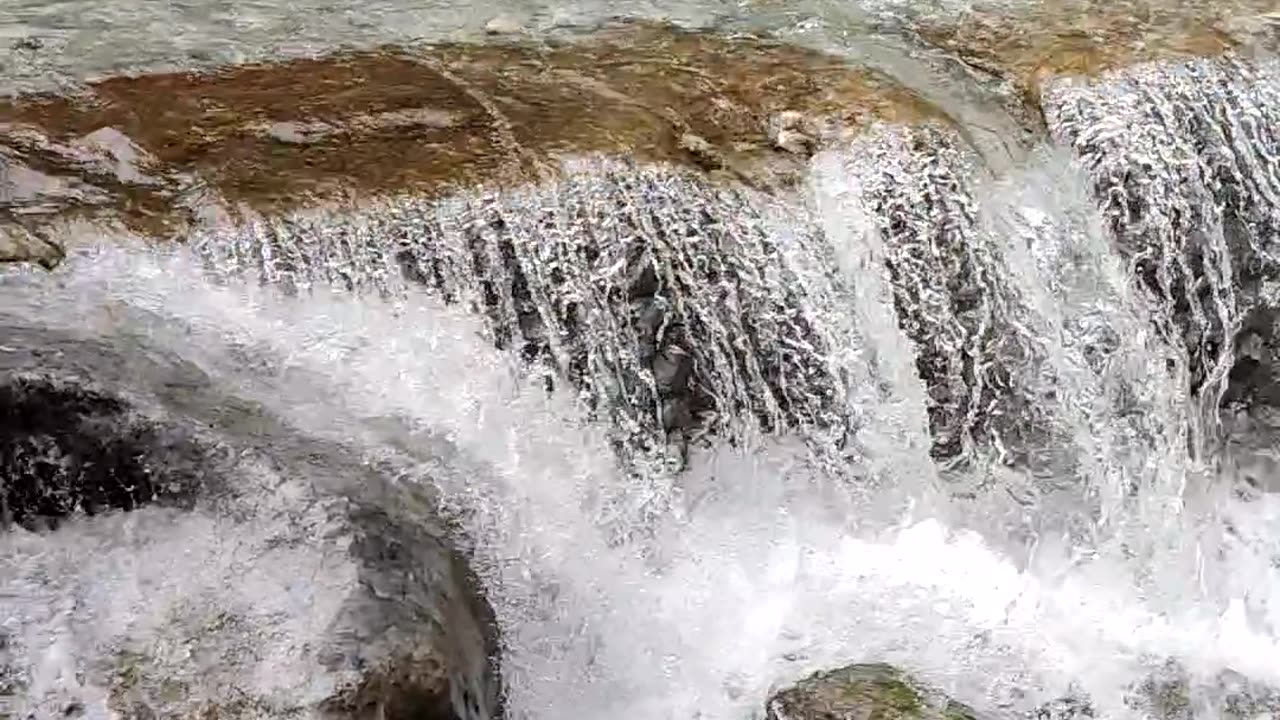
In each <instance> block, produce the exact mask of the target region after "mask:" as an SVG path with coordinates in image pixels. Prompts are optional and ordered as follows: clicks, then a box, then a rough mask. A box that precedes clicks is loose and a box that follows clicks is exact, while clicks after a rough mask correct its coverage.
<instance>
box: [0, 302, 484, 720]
mask: <svg viewBox="0 0 1280 720" xmlns="http://www.w3.org/2000/svg"><path fill="white" fill-rule="evenodd" d="M0 327H3V329H4V337H5V351H4V352H0V472H3V473H4V475H5V477H6V479H7V480H8V482H7V483H6V485H5V489H4V492H3V493H0V499H2V500H3V507H4V511H5V515H4V520H3V523H4V527H3V528H0V717H14V718H23V719H24V720H26V719H28V718H29V719H32V720H37V719H43V718H55V717H57V718H63V717H76V716H83V717H102V718H105V717H111V716H115V717H130V718H161V717H163V718H212V717H217V718H220V719H223V720H227V719H239V718H244V719H248V718H288V717H297V718H326V719H329V718H333V719H336V718H375V717H376V718H387V719H392V718H425V719H434V718H439V719H441V720H455V719H456V720H482V719H488V718H493V717H497V716H498V715H500V712H501V709H500V707H499V705H500V692H499V684H498V679H497V673H496V669H495V665H494V663H495V658H496V655H497V638H496V630H495V629H494V623H493V619H492V612H491V610H490V609H489V607H488V606H487V604H486V603H485V601H484V600H483V598H482V597H481V596H480V594H479V592H478V590H477V582H476V580H475V578H474V577H473V576H472V574H471V572H470V571H469V569H468V567H467V564H466V558H465V557H464V554H463V553H461V552H460V551H459V550H458V548H457V547H456V546H455V545H454V543H453V541H452V537H451V533H450V531H449V529H448V528H447V527H446V525H445V524H444V523H443V522H442V521H441V520H440V519H439V518H438V517H437V515H436V513H435V507H436V505H435V498H434V497H433V494H432V491H431V490H430V489H429V488H427V487H425V486H419V485H417V484H413V483H395V482H392V481H391V480H390V479H389V475H388V474H387V473H386V472H383V471H381V470H380V469H379V468H378V467H376V466H373V465H370V464H368V463H365V462H363V461H362V460H361V457H360V454H359V453H358V452H355V451H353V450H352V449H351V448H347V447H343V446H342V445H341V444H339V443H335V442H330V441H322V440H319V439H317V438H315V437H311V436H307V435H304V434H302V433H300V432H298V431H296V430H294V429H292V428H290V427H287V426H284V425H282V424H281V423H279V422H278V421H277V420H276V419H275V418H273V417H272V416H271V415H270V414H268V413H266V412H264V411H263V410H262V409H261V408H258V407H255V406H253V405H251V404H249V403H245V402H242V401H239V400H237V399H236V398H235V397H233V396H229V395H226V394H224V393H223V392H222V391H221V390H220V389H219V388H216V387H215V386H214V383H213V382H212V381H211V380H210V379H209V378H208V377H205V376H203V375H202V374H201V373H200V372H199V371H198V370H197V369H195V368H193V367H190V366H188V365H184V364H182V363H180V362H178V361H176V360H173V359H172V358H168V357H166V356H164V355H163V354H162V353H159V352H155V351H140V350H139V349H137V348H133V347H131V343H132V342H133V339H128V338H113V339H112V340H110V341H97V340H87V339H80V338H73V337H67V336H62V335H59V334H57V333H54V332H51V331H48V330H41V329H34V328H30V327H26V326H23V325H21V324H18V323H6V322H4V318H3V317H0Z"/></svg>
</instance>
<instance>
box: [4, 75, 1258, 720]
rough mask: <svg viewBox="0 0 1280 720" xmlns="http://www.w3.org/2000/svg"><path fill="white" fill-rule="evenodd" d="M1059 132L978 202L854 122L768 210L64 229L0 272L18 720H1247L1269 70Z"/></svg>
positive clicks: (1073, 89) (908, 137)
mask: <svg viewBox="0 0 1280 720" xmlns="http://www.w3.org/2000/svg"><path fill="white" fill-rule="evenodd" d="M1039 95H1040V102H1041V105H1042V110H1043V113H1044V120H1045V122H1046V124H1047V126H1048V130H1049V133H1048V137H1047V138H1046V139H1045V140H1044V141H1043V142H1042V143H1041V144H1040V145H1039V146H1037V147H1036V148H1034V149H1033V150H1031V151H1030V152H1029V153H1027V154H1026V155H1025V157H1021V158H1018V161H1017V163H1015V164H1014V165H1013V166H1011V167H1008V168H1002V169H1001V170H1000V171H998V172H997V171H995V170H993V168H992V167H990V166H989V165H988V164H986V163H984V160H983V158H982V157H981V156H980V154H979V153H977V152H975V151H974V150H972V149H971V148H970V145H969V143H968V142H967V141H966V139H965V138H964V137H963V135H962V134H961V133H958V132H956V129H955V128H954V127H950V126H948V125H946V124H944V123H922V124H917V125H915V126H911V127H904V126H895V125H888V124H874V125H873V126H871V128H870V129H869V130H868V131H867V132H865V133H863V134H861V135H859V136H857V137H855V138H853V139H849V138H840V139H839V140H837V141H833V142H831V143H830V144H828V145H826V146H825V147H824V148H823V149H822V150H821V151H820V152H818V153H817V154H816V155H815V156H814V157H813V158H812V159H811V160H810V162H809V163H808V166H807V169H806V170H805V174H804V182H803V183H801V184H800V185H799V186H797V187H796V188H793V189H791V190H786V191H778V192H770V191H765V190H761V189H759V188H756V189H749V188H747V187H744V186H742V185H741V184H738V183H736V182H727V181H726V180H725V179H724V178H716V179H709V178H708V177H707V176H706V175H705V174H703V173H700V172H696V171H694V170H691V169H687V168H678V167H673V166H671V165H667V164H649V163H638V162H630V161H621V160H617V159H609V158H597V157H591V158H587V159H578V160H575V161H573V162H570V163H569V164H568V165H567V166H566V167H565V168H564V169H563V172H558V173H555V174H552V175H549V176H548V177H547V178H545V179H543V180H541V181H540V182H533V183H530V184H528V185H526V186H523V187H516V188H511V187H503V188H498V187H494V188H491V189H473V190H470V191H462V192H458V193H456V194H454V195H452V196H449V197H443V198H430V199H428V198H424V197H419V196H415V195H413V194H408V195H404V196H400V197H384V198H382V199H378V200H372V201H367V202H364V203H362V204H360V205H358V206H356V207H349V206H325V207H318V208H311V209H304V210H293V211H289V212H287V213H279V214H271V213H266V214H260V215H259V214H253V213H249V212H245V213H242V214H240V215H238V216H235V217H234V218H231V217H215V216H214V215H210V216H209V217H210V218H212V219H210V220H208V221H207V222H205V223H204V224H203V225H201V226H199V227H198V228H196V229H195V230H194V231H193V232H192V234H191V237H190V238H189V243H188V244H187V245H186V246H185V247H180V248H165V249H156V248H145V247H141V246H140V244H139V243H136V242H134V240H135V238H132V237H128V236H127V235H126V234H125V233H122V232H121V231H119V230H117V229H104V228H102V227H99V226H89V225H80V226H76V227H73V229H71V230H69V231H68V232H72V233H77V234H79V237H77V238H75V239H76V240H78V242H77V243H72V245H75V246H78V247H79V248H80V249H78V250H74V251H72V252H71V253H70V255H69V256H68V258H67V260H66V262H65V263H64V265H63V266H61V267H59V268H58V269H56V270H55V271H53V272H51V273H46V272H44V271H40V270H34V269H29V268H14V269H6V270H5V271H4V274H3V275H0V327H3V328H5V331H6V333H7V335H6V336H5V337H0V370H3V373H4V374H3V382H4V383H5V384H4V385H3V387H0V443H3V445H0V472H3V473H4V479H5V481H6V484H5V487H4V492H3V493H0V523H2V524H3V525H4V526H5V528H6V530H3V531H0V532H3V533H4V534H3V535H0V573H3V575H0V580H2V581H3V585H0V717H5V716H7V715H8V716H13V717H18V718H27V717H35V718H45V717H58V716H72V715H81V716H85V717H93V718H98V717H102V718H106V717H112V716H113V713H114V714H115V715H114V716H126V717H133V716H142V715H145V714H146V713H147V712H153V713H154V712H156V711H155V708H157V707H158V708H161V709H162V711H161V712H160V714H161V715H164V713H165V712H170V713H187V714H190V715H193V716H194V715H195V714H199V713H210V712H214V713H217V716H218V717H224V716H226V717H236V718H251V717H252V718H258V717H289V716H304V717H306V716H311V715H309V714H308V713H312V712H313V711H315V710H316V708H319V709H320V710H321V711H323V713H329V714H330V715H333V714H335V713H336V714H338V715H341V716H343V717H347V716H350V714H354V713H358V712H360V711H361V710H362V708H365V709H367V708H368V707H374V706H377V707H379V708H381V712H383V713H384V714H386V716H387V717H418V716H428V717H459V718H466V720H473V719H474V720H479V718H489V717H495V716H497V715H498V714H504V715H505V716H506V717H509V718H513V719H516V720H560V719H562V718H563V719H565V720H568V719H571V718H588V719H593V718H613V717H628V718H643V719H647V718H654V719H663V720H666V719H670V720H687V719H689V718H704V719H706V720H746V719H747V718H753V717H760V716H761V715H762V713H763V712H764V709H765V700H766V698H767V697H768V696H769V695H770V693H772V692H774V691H775V690H777V689H779V688H781V687H783V686H785V685H787V684H789V683H793V682H795V681H796V680H798V679H800V678H802V677H805V676H808V675H810V674H811V673H813V672H815V671H819V670H828V669H831V668H836V667H839V666H842V665H848V664H850V663H854V662H883V663H890V664H892V665H893V666H894V667H897V668H900V669H902V670H905V671H907V672H909V673H911V674H912V676H913V677H918V678H921V679H923V680H924V681H927V682H928V683H929V685H930V686H931V687H934V688H938V689H939V690H941V691H942V692H945V693H946V694H947V695H948V696H950V697H952V698H954V699H955V700H957V701H959V702H961V703H964V704H965V705H967V706H969V707H972V708H974V709H975V710H976V711H977V712H978V713H979V714H980V716H982V717H993V718H1006V717H1007V718H1027V717H1057V718H1074V717H1103V718H1117V719H1127V718H1134V719H1135V720H1137V719H1138V718H1156V719H1157V720H1165V718H1173V717H1177V718H1196V719H1204V720H1210V719H1216V718H1219V717H1230V718H1236V717H1240V718H1243V717H1252V716H1254V715H1256V716H1262V717H1266V716H1267V715H1266V713H1268V712H1273V711H1274V709H1275V706H1274V705H1273V706H1271V707H1270V709H1268V708H1267V707H1266V706H1264V704H1263V702H1262V701H1261V700H1259V698H1263V697H1264V696H1267V693H1268V692H1271V691H1268V690H1267V688H1268V687H1270V688H1280V669H1278V667H1277V665H1276V663H1275V658H1276V657H1280V570H1277V567H1280V541H1278V540H1277V537H1280V532H1278V531H1280V495H1276V494H1274V491H1275V490H1276V489H1277V488H1278V487H1280V474H1278V473H1280V457H1277V455H1276V450H1275V448H1276V447H1277V445H1278V444H1280V327H1277V322H1278V318H1280V69H1278V68H1277V66H1276V65H1275V64H1274V63H1273V62H1272V63H1268V62H1265V61H1264V62H1250V61H1245V60H1242V59H1204V60H1191V61H1187V62H1179V63H1163V64H1154V65H1139V66H1133V67H1130V68H1127V69H1121V70H1117V71H1114V72H1111V73H1109V74H1107V75H1105V76H1103V77H1100V78H1094V79H1091V80H1087V81H1086V80H1052V81H1047V82H1046V84H1045V85H1044V86H1043V87H1042V88H1040V92H1039ZM33 403H41V404H42V406H44V407H46V410H45V411H44V414H43V416H42V420H43V421H47V422H48V423H50V424H49V426H48V427H45V426H44V425H41V424H40V422H36V421H35V420H33V419H32V407H33ZM379 538H384V539H385V546H384V545H383V544H382V540H379ZM446 539H447V541H448V542H447V543H446V542H445V540H446ZM446 545H450V546H456V547H457V548H460V549H461V550H463V551H465V553H466V554H467V556H468V561H469V564H470V568H471V571H472V572H474V575H475V578H474V581H475V582H477V583H478V589H479V590H480V591H481V592H482V594H483V595H484V597H485V598H486V599H487V601H488V604H489V605H490V606H491V609H492V615H493V617H492V618H491V619H490V618H489V617H488V610H477V609H476V608H477V606H478V604H479V603H478V601H477V600H475V599H474V598H472V594H471V592H470V583H471V582H473V579H472V578H471V577H470V575H469V574H468V573H464V572H462V571H460V570H458V569H457V567H458V566H457V562H458V561H457V559H456V558H455V557H454V555H453V551H452V550H451V549H449V547H446ZM414 548H416V549H417V550H416V551H415V550H413V549H414ZM415 552H420V553H421V554H415ZM246 558H248V559H246ZM335 558H336V559H335ZM389 558H390V561H389V560H388V559H389ZM388 562H390V563H391V564H390V565H387V564H386V563H388ZM148 563H150V565H147V564H148ZM379 563H383V564H382V565H379ZM420 570H421V571H422V573H423V577H425V578H426V580H424V581H422V582H419V578H418V577H417V575H416V573H418V572H419V571H420ZM291 573H297V576H298V577H302V576H305V577H306V578H308V579H307V580H306V581H305V582H297V581H295V576H294V575H293V574H291ZM440 577H444V578H447V582H444V581H442V582H439V583H436V580H437V578H440ZM316 578H323V579H324V581H323V582H320V581H317V580H316ZM428 581H430V582H428ZM433 583H436V584H433ZM440 587H446V588H448V590H447V591H441V590H440V589H439V588H440ZM441 593H443V594H444V595H446V596H447V597H444V598H440V597H437V595H439V594H441ZM396 597H411V598H412V599H413V602H412V604H411V608H410V609H409V610H403V611H402V612H403V613H404V614H403V615H393V616H392V620H391V621H388V622H386V623H384V624H383V625H379V624H378V622H379V619H378V618H379V617H381V616H375V617H372V618H370V616H367V615H361V614H360V613H361V612H363V611H364V610H366V609H367V608H368V607H370V606H374V605H378V604H379V603H382V604H384V605H386V604H393V603H391V601H390V600H388V598H396ZM353 598H354V599H353ZM415 613H417V614H416V615H415ZM411 616H412V617H411ZM421 616H428V617H431V618H432V621H431V622H430V623H426V625H427V626H429V627H428V629H427V630H425V631H422V632H424V633H425V634H424V635H421V636H420V635H416V634H414V633H415V632H416V631H415V630H412V629H411V628H413V627H414V626H413V624H412V621H413V619H414V618H419V617H421ZM490 621H492V623H493V624H494V625H495V626H496V630H497V632H496V635H495V634H491V628H489V627H488V623H489V622H490ZM384 625H385V626H384ZM335 628H336V630H334V629H335ZM331 631H332V632H331ZM433 633H435V634H433ZM440 634H442V635H443V636H444V639H443V640H441V639H440V637H439V636H438V635H440ZM333 637H338V638H339V640H338V641H336V642H335V641H334V640H333ZM429 642H440V643H442V644H445V645H450V644H454V645H459V646H466V647H468V648H471V649H470V650H467V651H464V652H463V653H462V654H463V655H465V656H466V658H467V660H466V663H464V664H463V666H461V667H460V669H459V668H453V667H448V666H447V662H445V661H438V659H437V658H434V657H431V658H425V659H423V658H417V657H416V656H413V650H414V647H415V646H422V645H425V644H427V643H429ZM384 646H390V648H391V649H390V650H389V651H388V654H389V655H394V656H397V657H398V656H400V655H406V656H409V657H413V658H414V659H413V662H412V663H410V665H411V671H406V672H404V673H401V672H400V670H399V669H397V670H396V671H395V672H392V671H390V670H386V669H384V668H379V670H378V673H381V674H377V673H375V677H374V679H373V680H372V681H366V680H367V678H366V677H365V676H362V675H360V671H361V670H362V669H363V668H364V666H365V665H367V664H371V663H375V664H376V662H377V661H378V657H377V656H376V654H375V653H376V652H377V651H379V650H380V649H381V648H383V647H384ZM499 646H500V649H499ZM317 647H322V648H323V649H322V650H316V649H315V648H317ZM487 652H492V653H494V654H495V655H496V656H497V661H498V662H497V666H496V670H495V669H494V668H493V667H491V666H487V665H486V661H487V658H486V657H485V654H486V653H487ZM442 662H444V663H445V666H446V667H445V669H444V670H442V669H441V668H442V665H441V663H442ZM495 672H496V674H498V675H500V678H498V677H494V674H495ZM415 675H416V676H421V677H419V678H417V679H415V677H413V676H415ZM445 675H448V676H449V677H444V676H445ZM422 678H425V679H422ZM418 679H421V680H422V682H421V683H418V684H420V685H421V686H422V687H427V688H429V690H430V692H426V693H425V694H424V693H421V692H418V691H417V689H416V688H417V685H415V682H417V680H418ZM355 681H360V682H363V683H364V684H362V685H359V686H358V687H351V686H350V683H352V682H355ZM411 685H412V686H414V688H415V690H414V692H405V693H399V694H397V692H396V687H398V686H405V687H407V686H411ZM499 686H500V687H501V696H502V697H501V701H499V691H498V688H499ZM1242 688H1244V689H1242ZM415 693H417V694H415ZM1242 694H1243V695H1248V696H1249V698H1250V700H1249V702H1245V701H1242V700H1241V696H1242ZM388 698H390V699H388ZM1255 700H1256V701H1257V702H1254V701H1255ZM1251 702H1252V703H1253V704H1250V703H1251ZM1086 708H1087V709H1086ZM1242 708H1245V709H1242ZM323 713H322V714H323ZM342 713H348V715H342ZM1246 713H1253V715H1248V714H1246Z"/></svg>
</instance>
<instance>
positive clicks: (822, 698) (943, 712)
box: [767, 664, 977, 720]
mask: <svg viewBox="0 0 1280 720" xmlns="http://www.w3.org/2000/svg"><path fill="white" fill-rule="evenodd" d="M767 713H768V715H767V717H768V720H862V719H864V718H865V719H867V720H974V719H975V718H976V717H977V716H976V715H975V714H974V712H973V711H972V710H970V709H969V708H967V707H965V706H964V705H961V704H960V703H957V702H955V701H953V700H950V699H948V698H946V697H945V696H943V695H942V694H940V693H938V692H936V691H934V690H930V689H928V688H926V687H924V686H922V685H920V684H918V683H916V682H915V681H913V680H911V679H910V678H908V677H907V676H905V675H904V674H903V673H901V672H900V671H898V670H897V669H895V668H893V667H891V666H889V665H879V664H875V665H851V666H849V667H846V668H841V669H839V670H833V671H830V672H824V673H818V674H816V675H813V676H811V677H809V678H806V679H805V680H802V681H800V682H799V683H797V684H796V685H795V686H794V687H791V688H788V689H786V690H783V691H781V692H779V693H777V694H776V695H774V696H773V697H771V698H769V701H768V706H767Z"/></svg>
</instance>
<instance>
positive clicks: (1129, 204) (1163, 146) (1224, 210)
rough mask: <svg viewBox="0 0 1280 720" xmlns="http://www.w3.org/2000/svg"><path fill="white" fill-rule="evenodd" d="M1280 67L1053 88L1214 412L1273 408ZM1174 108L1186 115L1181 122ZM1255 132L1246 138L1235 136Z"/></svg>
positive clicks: (1110, 77) (1185, 67) (1070, 141)
mask: <svg viewBox="0 0 1280 720" xmlns="http://www.w3.org/2000/svg"><path fill="white" fill-rule="evenodd" d="M1277 93H1280V66H1277V65H1276V64H1275V63H1274V61H1270V62H1258V63H1253V62H1248V61H1244V60H1241V59H1238V58H1217V59H1198V60H1190V61H1187V62H1183V63H1166V64H1162V65H1152V66H1144V67H1135V68H1131V69H1125V70H1121V71H1116V72H1113V73H1109V74H1107V75H1104V76H1102V77H1099V78H1096V79H1092V80H1063V81H1059V82H1054V83H1049V84H1047V85H1046V86H1045V90H1044V92H1043V103H1044V113H1045V118H1046V121H1047V122H1048V124H1049V128H1050V130H1051V132H1052V134H1053V136H1054V138H1055V139H1057V140H1058V141H1059V142H1061V143H1063V144H1065V145H1068V146H1070V147H1071V148H1072V149H1073V151H1074V152H1075V153H1076V155H1077V156H1078V157H1079V158H1080V159H1081V161H1082V162H1083V163H1084V164H1085V166H1086V167H1088V168H1089V171H1090V173H1091V175H1092V178H1093V181H1094V193H1095V195H1096V197H1097V198H1098V202H1099V204H1100V205H1101V206H1102V209H1103V213H1104V216H1105V218H1106V220H1107V223H1108V225H1109V229H1110V231H1111V233H1112V235H1113V236H1114V237H1115V238H1116V241H1117V245H1118V246H1119V248H1120V250H1121V252H1123V253H1124V254H1125V255H1126V256H1127V257H1129V258H1131V259H1132V262H1133V264H1134V266H1135V270H1136V273H1137V276H1138V277H1137V279H1138V281H1139V282H1140V283H1141V284H1142V285H1143V286H1144V287H1145V288H1146V289H1147V290H1148V291H1149V292H1150V295H1151V297H1152V300H1153V302H1154V303H1155V304H1156V306H1158V307H1160V308H1162V317H1163V321H1164V322H1166V323H1169V324H1170V325H1171V329H1169V330H1166V332H1168V333H1169V334H1170V335H1172V336H1175V337H1178V338H1179V339H1180V340H1181V341H1182V344H1183V346H1184V349H1185V351H1186V353H1187V357H1188V361H1189V364H1190V366H1191V375H1192V377H1191V383H1192V386H1193V389H1195V390H1196V391H1197V392H1199V393H1200V394H1201V395H1202V396H1203V397H1204V399H1205V404H1206V407H1207V408H1212V407H1214V406H1216V405H1222V404H1225V405H1232V404H1237V403H1241V402H1244V403H1249V402H1264V403H1270V402H1273V400H1272V398H1274V397H1275V392H1274V375H1275V373H1274V370H1275V364H1274V357H1275V355H1274V351H1273V348H1274V347H1275V342H1276V341H1275V317H1276V309H1277V308H1278V307H1280V303H1278V302H1277V295H1278V294H1280V293H1276V291H1275V290H1274V288H1276V287H1280V260H1277V257H1280V256H1278V255H1277V249H1278V246H1277V242H1276V238H1277V237H1280V220H1277V218H1280V201H1278V200H1277V197H1280V196H1278V195H1277V192H1278V191H1280V179H1277V177H1276V176H1275V175H1274V173H1269V172H1265V171H1260V168H1264V167H1266V166H1267V164H1268V163H1269V162H1270V160H1269V159H1268V158H1270V157H1271V155H1272V152H1273V151H1272V149H1271V148H1273V147H1274V146H1275V144H1276V142H1277V137H1278V136H1277V128H1280V110H1278V109H1277V107H1278V106H1277V104H1276V102H1275V97H1276V96H1277ZM1172 108H1178V111H1177V112H1176V113H1175V112H1170V110H1171V109H1172ZM1242 118H1248V119H1249V120H1248V125H1249V127H1250V128H1251V130H1250V131H1249V132H1237V131H1236V130H1235V128H1237V127H1238V126H1239V123H1240V122H1241V119H1242Z"/></svg>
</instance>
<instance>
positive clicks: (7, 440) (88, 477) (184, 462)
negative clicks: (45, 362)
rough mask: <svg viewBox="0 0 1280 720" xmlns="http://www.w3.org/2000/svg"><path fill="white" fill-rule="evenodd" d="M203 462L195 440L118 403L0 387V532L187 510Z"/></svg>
mask: <svg viewBox="0 0 1280 720" xmlns="http://www.w3.org/2000/svg"><path fill="white" fill-rule="evenodd" d="M202 455H203V451H202V450H201V449H200V448H198V447H197V446H196V445H195V444H194V443H193V442H192V441H191V440H190V439H188V438H184V437H182V436H181V435H180V434H175V433H171V432H168V431H166V430H164V429H162V428H159V427H155V426H154V425H150V424H147V423H144V422H138V421H136V420H135V419H134V418H132V417H130V413H129V409H128V407H127V406H126V405H125V403H123V402H122V401H120V400H119V399H116V398H112V397H108V396H106V395H103V394H101V393H98V392H96V391H94V390H91V389H88V388H84V387H78V386H75V385H65V386H62V385H59V384H56V383H53V382H50V381H48V380H45V379H39V378H36V379H27V378H16V379H14V380H13V381H12V382H10V383H9V384H6V385H3V386H0V477H4V479H5V482H4V484H3V485H0V528H8V527H9V526H11V525H14V524H18V525H24V526H27V527H37V526H47V525H50V524H56V523H57V522H59V521H61V520H63V519H65V518H67V517H68V516H71V515H76V514H85V515H95V514H98V513H100V512H102V511H104V510H105V511H109V510H113V509H116V510H133V509H135V508H137V507H140V506H142V505H144V504H148V503H151V502H155V501H157V500H168V501H178V502H180V503H187V502H190V500H191V499H192V498H193V497H194V496H195V495H196V494H197V493H199V492H200V490H201V485H202V481H201V475H202V473H201V471H200V463H201V459H202Z"/></svg>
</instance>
